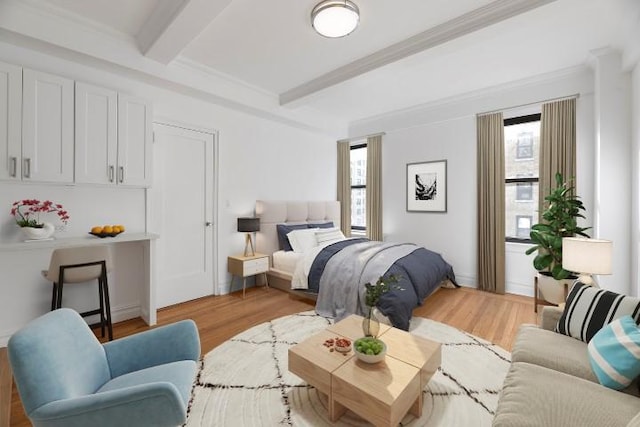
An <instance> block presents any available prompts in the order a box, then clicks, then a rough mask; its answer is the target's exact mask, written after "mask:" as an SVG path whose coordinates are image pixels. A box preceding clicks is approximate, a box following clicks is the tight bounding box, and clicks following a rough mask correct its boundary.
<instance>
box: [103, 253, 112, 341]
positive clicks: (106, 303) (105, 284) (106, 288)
mask: <svg viewBox="0 0 640 427" xmlns="http://www.w3.org/2000/svg"><path fill="white" fill-rule="evenodd" d="M101 276H102V286H103V292H104V306H105V310H106V313H105V314H106V317H107V329H108V331H109V341H112V340H113V323H112V321H111V302H110V300H109V283H108V281H107V266H106V264H105V262H104V261H103V262H102V274H101Z"/></svg>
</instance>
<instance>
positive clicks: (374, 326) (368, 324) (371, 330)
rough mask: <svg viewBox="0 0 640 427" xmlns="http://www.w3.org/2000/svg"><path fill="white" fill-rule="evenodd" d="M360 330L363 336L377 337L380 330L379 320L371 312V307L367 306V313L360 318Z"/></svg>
mask: <svg viewBox="0 0 640 427" xmlns="http://www.w3.org/2000/svg"><path fill="white" fill-rule="evenodd" d="M362 332H363V333H364V336H365V337H374V338H375V337H377V336H378V332H380V322H379V321H378V319H377V318H376V316H375V315H374V314H373V307H369V311H368V312H367V315H366V316H365V317H364V318H363V319H362Z"/></svg>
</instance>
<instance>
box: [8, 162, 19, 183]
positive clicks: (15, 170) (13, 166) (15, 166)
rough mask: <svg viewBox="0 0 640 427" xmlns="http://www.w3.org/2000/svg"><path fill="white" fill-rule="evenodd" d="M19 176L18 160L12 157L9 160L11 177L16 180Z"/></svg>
mask: <svg viewBox="0 0 640 427" xmlns="http://www.w3.org/2000/svg"><path fill="white" fill-rule="evenodd" d="M17 174H18V158H17V157H10V158H9V176H11V177H13V178H15V177H16V175H17Z"/></svg>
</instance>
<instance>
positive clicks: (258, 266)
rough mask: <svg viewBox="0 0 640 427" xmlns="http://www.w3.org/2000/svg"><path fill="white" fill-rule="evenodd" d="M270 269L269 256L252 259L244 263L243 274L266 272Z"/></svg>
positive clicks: (251, 274)
mask: <svg viewBox="0 0 640 427" xmlns="http://www.w3.org/2000/svg"><path fill="white" fill-rule="evenodd" d="M267 271H269V257H264V258H258V259H252V260H249V261H245V262H244V263H243V269H242V275H243V276H253V275H254V274H259V273H266V272H267Z"/></svg>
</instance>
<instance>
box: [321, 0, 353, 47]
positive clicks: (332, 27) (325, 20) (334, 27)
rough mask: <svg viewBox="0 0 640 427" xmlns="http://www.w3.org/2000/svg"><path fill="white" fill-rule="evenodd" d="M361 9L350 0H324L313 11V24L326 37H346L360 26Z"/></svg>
mask: <svg viewBox="0 0 640 427" xmlns="http://www.w3.org/2000/svg"><path fill="white" fill-rule="evenodd" d="M359 21H360V11H359V10H358V6H356V5H355V3H353V2H352V1H349V0H324V1H322V2H320V3H318V4H317V5H316V7H314V8H313V10H312V11H311V24H312V25H313V28H314V29H315V30H316V31H317V32H318V34H320V35H323V36H325V37H332V38H335V37H344V36H346V35H347V34H349V33H351V32H352V31H353V30H355V29H356V27H357V26H358V22H359Z"/></svg>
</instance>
